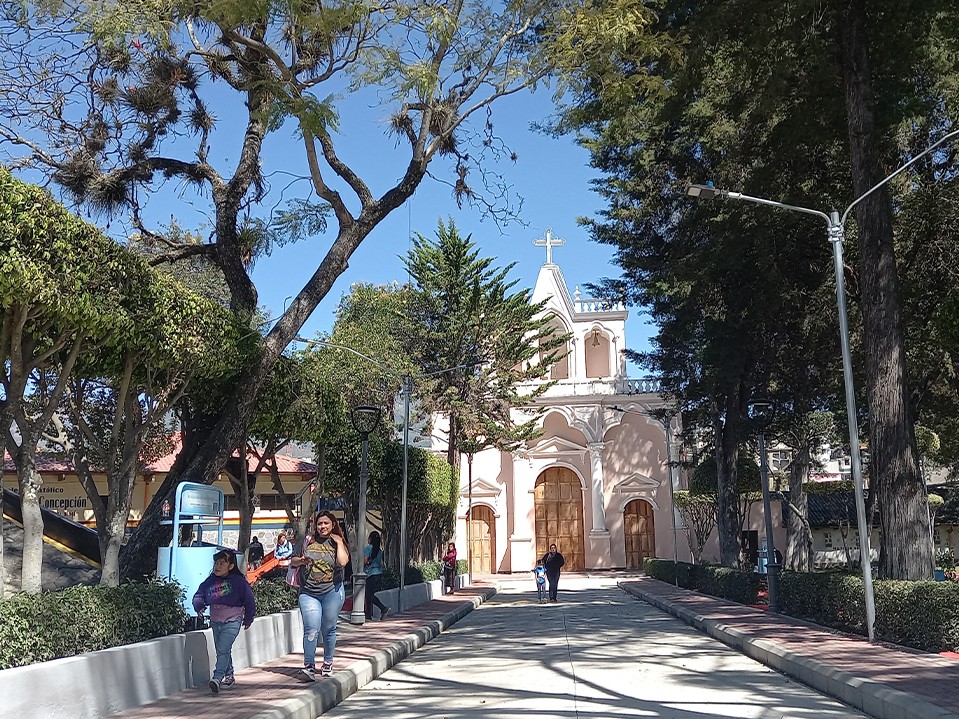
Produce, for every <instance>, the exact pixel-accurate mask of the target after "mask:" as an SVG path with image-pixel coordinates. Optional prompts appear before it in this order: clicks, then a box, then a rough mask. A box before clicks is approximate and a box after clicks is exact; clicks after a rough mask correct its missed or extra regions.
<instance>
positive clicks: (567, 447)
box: [527, 437, 587, 459]
mask: <svg viewBox="0 0 959 719" xmlns="http://www.w3.org/2000/svg"><path fill="white" fill-rule="evenodd" d="M586 451H587V449H586V447H584V446H583V445H581V444H577V443H576V442H573V441H571V440H568V439H564V438H563V437H548V438H546V439H544V440H543V441H542V442H539V443H538V444H536V445H535V446H534V447H531V448H530V449H529V450H528V451H527V454H528V455H529V456H530V457H535V458H537V459H542V458H544V457H580V456H582V455H583V454H584V453H585V452H586Z"/></svg>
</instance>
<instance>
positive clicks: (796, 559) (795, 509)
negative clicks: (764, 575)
mask: <svg viewBox="0 0 959 719" xmlns="http://www.w3.org/2000/svg"><path fill="white" fill-rule="evenodd" d="M808 479H809V445H808V444H806V443H804V444H803V445H802V446H801V447H799V448H798V449H797V451H796V454H795V456H794V457H793V461H792V463H791V464H790V466H789V509H790V511H789V521H788V522H787V523H786V556H785V562H786V567H787V568H788V569H791V570H792V571H794V572H809V571H812V567H813V550H812V533H811V532H810V530H809V496H808V495H807V494H806V491H805V490H804V489H803V485H804V484H805V483H806V481H807V480H808Z"/></svg>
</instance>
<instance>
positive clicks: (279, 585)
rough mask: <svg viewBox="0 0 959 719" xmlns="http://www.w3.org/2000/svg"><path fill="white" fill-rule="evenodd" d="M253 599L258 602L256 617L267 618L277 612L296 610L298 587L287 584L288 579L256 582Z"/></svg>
mask: <svg viewBox="0 0 959 719" xmlns="http://www.w3.org/2000/svg"><path fill="white" fill-rule="evenodd" d="M251 588H252V589H253V598H254V599H255V600H256V616H258V617H265V616H267V615H269V614H276V613H277V612H285V611H287V610H289V609H296V607H297V597H298V596H299V593H298V591H297V589H296V587H291V586H290V585H289V584H287V583H286V577H285V576H283V577H280V576H277V577H269V578H267V579H261V580H259V581H258V582H254V583H253V585H252V587H251Z"/></svg>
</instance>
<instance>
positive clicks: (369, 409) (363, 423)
mask: <svg viewBox="0 0 959 719" xmlns="http://www.w3.org/2000/svg"><path fill="white" fill-rule="evenodd" d="M350 420H351V421H352V422H353V429H355V430H356V431H357V432H358V433H359V435H360V496H359V508H358V509H357V517H356V552H355V553H354V554H353V567H354V571H353V609H352V611H351V612H350V624H363V623H364V622H366V611H365V606H366V572H365V571H364V570H363V546H364V544H365V543H366V485H367V479H368V477H367V466H366V455H367V449H368V448H369V444H370V433H371V432H372V431H373V430H374V429H376V425H378V424H379V422H380V408H379V407H376V406H374V405H370V404H360V405H357V406H356V407H354V408H353V411H352V412H351V413H350ZM357 567H359V569H360V571H358V572H357V571H355V570H356V568H357Z"/></svg>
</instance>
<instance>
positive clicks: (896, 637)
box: [779, 571, 959, 652]
mask: <svg viewBox="0 0 959 719" xmlns="http://www.w3.org/2000/svg"><path fill="white" fill-rule="evenodd" d="M781 577H782V581H781V583H780V598H779V602H780V605H781V609H782V611H783V613H784V614H789V615H790V616H794V617H799V618H801V619H808V620H809V621H812V622H815V623H816V624H821V625H823V626H827V627H834V628H836V629H841V630H844V631H848V632H853V633H856V634H863V635H865V634H866V633H867V632H866V619H865V618H866V600H865V591H864V589H863V581H862V577H860V576H859V575H855V574H849V573H846V572H839V571H837V572H813V573H799V572H783V574H782V575H781ZM873 591H874V594H875V597H876V627H875V629H876V637H877V638H878V639H881V640H882V641H886V642H892V643H893V644H900V645H902V646H907V647H912V648H914V649H920V650H922V651H928V652H944V651H959V583H957V582H931V581H927V582H902V581H891V580H877V581H875V582H874V583H873Z"/></svg>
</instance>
